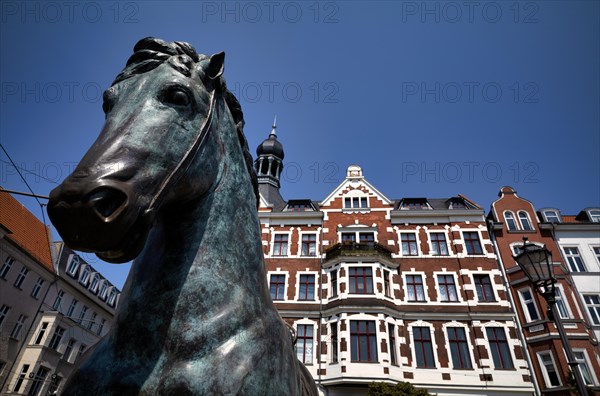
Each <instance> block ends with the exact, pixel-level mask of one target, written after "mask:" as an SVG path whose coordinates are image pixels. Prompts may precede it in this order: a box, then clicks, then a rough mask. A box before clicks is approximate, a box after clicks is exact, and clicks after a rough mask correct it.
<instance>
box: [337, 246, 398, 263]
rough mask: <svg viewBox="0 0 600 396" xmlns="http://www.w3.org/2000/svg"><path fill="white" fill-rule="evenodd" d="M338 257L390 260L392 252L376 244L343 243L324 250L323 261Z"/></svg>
mask: <svg viewBox="0 0 600 396" xmlns="http://www.w3.org/2000/svg"><path fill="white" fill-rule="evenodd" d="M338 257H373V258H374V259H376V258H383V259H386V261H387V260H391V258H392V251H391V250H389V249H388V248H386V247H384V246H383V245H380V244H379V243H377V242H364V243H359V242H344V243H336V244H335V245H333V246H331V247H329V248H328V249H327V250H325V261H331V260H333V259H336V258H338Z"/></svg>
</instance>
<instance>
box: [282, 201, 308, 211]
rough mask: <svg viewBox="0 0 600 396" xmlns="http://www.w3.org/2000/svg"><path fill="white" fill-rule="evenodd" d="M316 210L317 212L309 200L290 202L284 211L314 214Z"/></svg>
mask: <svg viewBox="0 0 600 396" xmlns="http://www.w3.org/2000/svg"><path fill="white" fill-rule="evenodd" d="M314 210H315V208H314V207H313V205H312V203H311V202H310V200H308V199H307V200H290V201H289V202H288V204H287V206H286V207H285V209H284V211H286V212H307V211H311V212H312V211H314Z"/></svg>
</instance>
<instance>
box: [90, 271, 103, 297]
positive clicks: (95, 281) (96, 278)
mask: <svg viewBox="0 0 600 396" xmlns="http://www.w3.org/2000/svg"><path fill="white" fill-rule="evenodd" d="M101 281H102V277H101V276H100V273H98V272H94V275H93V276H92V280H91V282H90V291H91V292H92V293H94V294H96V293H97V292H98V286H100V282H101Z"/></svg>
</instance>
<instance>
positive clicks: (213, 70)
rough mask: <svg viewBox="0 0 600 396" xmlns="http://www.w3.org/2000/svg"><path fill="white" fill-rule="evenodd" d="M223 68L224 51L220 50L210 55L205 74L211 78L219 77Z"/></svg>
mask: <svg viewBox="0 0 600 396" xmlns="http://www.w3.org/2000/svg"><path fill="white" fill-rule="evenodd" d="M224 69H225V52H223V51H221V52H219V53H216V54H214V55H213V56H211V57H210V60H209V61H208V66H207V67H206V75H207V76H208V77H210V79H211V80H214V79H216V78H219V77H221V75H222V74H223V70H224Z"/></svg>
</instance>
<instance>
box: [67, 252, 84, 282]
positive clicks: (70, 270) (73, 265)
mask: <svg viewBox="0 0 600 396" xmlns="http://www.w3.org/2000/svg"><path fill="white" fill-rule="evenodd" d="M80 264H81V259H80V258H79V256H78V255H76V254H75V253H73V254H71V255H70V256H69V260H68V261H67V271H66V272H67V274H68V275H70V276H71V277H73V278H75V277H76V276H77V270H78V269H79V265H80Z"/></svg>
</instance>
